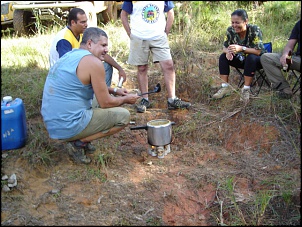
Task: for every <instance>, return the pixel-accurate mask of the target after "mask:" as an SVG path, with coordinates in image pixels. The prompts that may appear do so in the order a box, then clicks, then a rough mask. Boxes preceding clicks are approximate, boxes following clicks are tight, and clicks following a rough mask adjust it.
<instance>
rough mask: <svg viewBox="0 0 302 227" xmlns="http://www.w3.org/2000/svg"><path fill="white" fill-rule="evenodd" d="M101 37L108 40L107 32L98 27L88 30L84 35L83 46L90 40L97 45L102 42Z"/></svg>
mask: <svg viewBox="0 0 302 227" xmlns="http://www.w3.org/2000/svg"><path fill="white" fill-rule="evenodd" d="M100 36H105V37H106V38H107V39H108V36H107V34H106V32H104V31H103V30H102V29H100V28H97V27H90V28H86V29H85V31H84V33H83V38H82V42H81V44H86V43H87V41H88V40H89V39H91V40H92V42H94V43H97V42H98V41H99V40H100Z"/></svg>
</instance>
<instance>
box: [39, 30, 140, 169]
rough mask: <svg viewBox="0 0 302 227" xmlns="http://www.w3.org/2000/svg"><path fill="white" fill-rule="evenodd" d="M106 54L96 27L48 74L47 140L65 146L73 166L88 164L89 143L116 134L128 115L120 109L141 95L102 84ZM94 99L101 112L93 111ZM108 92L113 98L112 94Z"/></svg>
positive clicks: (44, 102) (105, 42)
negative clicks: (60, 141) (64, 144)
mask: <svg viewBox="0 0 302 227" xmlns="http://www.w3.org/2000/svg"><path fill="white" fill-rule="evenodd" d="M107 52H108V36H107V34H106V33H105V32H104V31H103V30H101V29H99V28H96V27H90V28H87V29H86V30H85V31H84V34H83V38H82V42H81V45H80V48H79V49H73V50H72V51H70V52H68V53H66V54H64V55H63V56H62V57H61V58H60V59H59V60H58V61H57V62H56V63H55V64H54V66H53V67H51V68H50V70H49V73H48V75H47V78H46V81H45V85H44V90H43V99H42V108H41V114H42V116H43V121H44V123H45V126H46V129H47V131H48V133H49V136H50V137H51V138H52V139H59V140H63V141H66V142H67V145H66V149H67V150H68V153H69V155H70V156H71V157H73V159H74V160H75V161H76V162H78V163H85V164H88V163H90V162H91V159H90V158H89V157H87V156H86V154H87V153H91V152H92V151H91V150H90V149H89V144H90V142H91V141H92V140H96V139H99V138H102V137H105V136H110V135H112V134H115V133H117V132H119V131H121V130H122V129H123V128H125V127H126V126H127V125H128V124H129V122H130V112H129V111H128V110H127V109H125V108H122V107H120V106H121V105H123V104H126V103H127V104H134V103H135V102H136V100H137V99H138V98H139V97H140V96H138V95H137V94H129V93H128V92H127V90H126V89H125V88H120V89H116V88H110V87H107V85H106V82H105V69H104V65H103V62H102V60H104V58H105V55H106V54H107ZM93 94H95V97H96V99H97V101H98V103H99V104H100V106H101V107H102V108H92V104H91V99H92V97H93ZM111 94H114V95H117V96H112V95H111Z"/></svg>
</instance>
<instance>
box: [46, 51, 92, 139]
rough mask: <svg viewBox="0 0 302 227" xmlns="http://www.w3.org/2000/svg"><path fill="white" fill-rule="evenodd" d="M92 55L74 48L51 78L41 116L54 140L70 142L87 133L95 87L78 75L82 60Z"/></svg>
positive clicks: (47, 79)
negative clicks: (80, 78)
mask: <svg viewBox="0 0 302 227" xmlns="http://www.w3.org/2000/svg"><path fill="white" fill-rule="evenodd" d="M90 54H91V53H90V52H89V51H87V50H83V49H73V50H72V51H70V52H68V53H66V54H65V55H64V56H62V57H61V58H60V59H59V60H58V61H57V62H56V63H55V65H54V66H53V67H51V68H50V70H49V73H48V75H47V78H46V81H45V85H44V90H43V98H42V108H41V114H42V116H43V120H44V123H45V126H46V129H47V131H48V133H49V136H50V138H52V139H68V138H71V137H73V136H75V135H77V134H79V133H80V132H81V131H83V130H84V129H85V128H86V126H87V125H88V124H89V122H90V120H91V118H92V114H93V111H92V108H91V100H92V98H93V89H92V85H91V84H89V85H84V84H82V82H81V81H80V80H79V78H78V77H77V74H76V70H77V67H78V65H79V62H80V60H81V59H82V58H83V57H84V56H87V55H90Z"/></svg>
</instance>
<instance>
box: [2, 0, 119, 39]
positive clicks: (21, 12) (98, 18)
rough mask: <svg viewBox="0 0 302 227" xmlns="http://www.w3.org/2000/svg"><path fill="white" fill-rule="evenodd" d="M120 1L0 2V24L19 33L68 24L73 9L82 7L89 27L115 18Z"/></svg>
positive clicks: (3, 27)
mask: <svg viewBox="0 0 302 227" xmlns="http://www.w3.org/2000/svg"><path fill="white" fill-rule="evenodd" d="M122 3H123V1H15V2H14V1H13V2H6V3H2V2H1V26H2V29H5V28H7V27H9V26H11V27H13V28H14V30H15V32H16V34H17V35H18V36H21V35H29V34H30V33H33V32H35V31H36V30H37V29H39V28H41V26H43V25H44V26H45V25H49V24H60V25H66V24H67V17H68V13H69V11H70V10H71V9H72V8H82V9H83V10H85V12H86V15H87V17H88V26H90V27H91V26H97V25H98V24H100V23H101V22H102V23H104V24H105V23H108V22H109V21H116V20H117V18H118V16H119V13H120V11H121V5H122Z"/></svg>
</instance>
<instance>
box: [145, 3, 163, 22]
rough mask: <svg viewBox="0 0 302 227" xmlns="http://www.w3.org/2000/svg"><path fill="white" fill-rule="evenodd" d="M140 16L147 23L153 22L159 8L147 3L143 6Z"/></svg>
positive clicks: (155, 19) (156, 18) (156, 17)
mask: <svg viewBox="0 0 302 227" xmlns="http://www.w3.org/2000/svg"><path fill="white" fill-rule="evenodd" d="M142 17H143V20H144V21H145V22H147V23H148V24H154V23H155V22H156V21H157V20H158V17H159V9H158V7H157V6H156V5H153V4H148V5H147V6H145V7H144V8H143V11H142Z"/></svg>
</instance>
